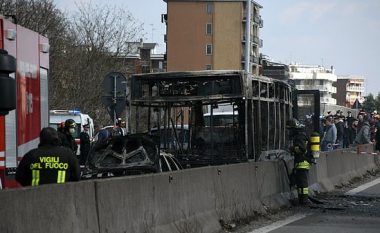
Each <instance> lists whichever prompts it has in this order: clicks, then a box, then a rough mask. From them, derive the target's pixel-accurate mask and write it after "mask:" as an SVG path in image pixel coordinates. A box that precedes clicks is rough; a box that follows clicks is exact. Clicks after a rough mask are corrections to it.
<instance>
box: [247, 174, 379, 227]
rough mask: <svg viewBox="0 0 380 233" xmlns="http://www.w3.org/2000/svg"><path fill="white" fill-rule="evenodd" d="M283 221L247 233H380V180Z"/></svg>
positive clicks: (328, 196) (327, 196)
mask: <svg viewBox="0 0 380 233" xmlns="http://www.w3.org/2000/svg"><path fill="white" fill-rule="evenodd" d="M317 198H318V200H320V201H322V202H323V204H311V205H310V206H308V207H302V208H300V209H298V211H297V213H295V214H294V215H292V216H290V217H287V218H285V219H283V220H279V221H276V222H274V223H272V224H269V225H267V226H262V227H260V228H258V229H255V230H250V231H247V232H248V233H266V232H270V233H301V232H302V233H305V232H307V233H330V232H331V233H380V178H378V179H376V180H373V181H372V182H369V183H366V184H364V185H361V186H359V187H357V188H355V189H353V190H350V191H348V192H346V193H344V194H339V193H330V194H324V195H321V196H318V197H317Z"/></svg>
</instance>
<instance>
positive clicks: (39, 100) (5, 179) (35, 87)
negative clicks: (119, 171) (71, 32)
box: [0, 16, 49, 188]
mask: <svg viewBox="0 0 380 233" xmlns="http://www.w3.org/2000/svg"><path fill="white" fill-rule="evenodd" d="M0 49H4V50H6V51H7V52H8V54H9V55H11V56H13V57H14V58H15V59H16V62H17V63H16V64H17V65H16V72H15V73H11V74H10V75H9V76H10V78H13V79H15V83H16V109H15V110H12V111H9V113H8V114H7V115H4V116H0V179H1V183H0V184H1V186H2V188H12V187H17V186H18V184H17V182H16V181H15V180H14V175H15V171H16V167H17V164H18V162H19V161H20V160H21V158H22V157H23V156H24V154H25V153H26V152H28V151H29V150H30V149H33V148H36V147H37V146H38V143H39V133H40V130H41V128H43V127H46V126H48V121H49V109H48V70H49V41H48V39H47V38H46V37H44V36H41V35H39V34H38V33H37V32H34V31H31V30H29V29H27V28H24V27H21V26H19V25H17V24H14V23H12V22H11V21H10V20H7V19H5V18H4V17H1V16H0ZM0 72H1V71H0ZM0 89H1V87H0ZM0 101H2V100H0ZM1 186H0V188H1Z"/></svg>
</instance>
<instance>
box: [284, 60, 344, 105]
mask: <svg viewBox="0 0 380 233" xmlns="http://www.w3.org/2000/svg"><path fill="white" fill-rule="evenodd" d="M289 76H290V79H292V80H294V82H295V85H296V88H297V89H298V90H320V93H321V104H327V105H335V104H336V99H335V98H333V94H336V87H334V86H333V83H335V82H336V81H337V76H336V75H335V74H334V68H333V67H331V69H326V68H325V67H322V66H316V65H300V64H291V65H289ZM302 101H305V103H303V104H308V103H306V101H308V100H306V99H305V100H301V102H300V104H302Z"/></svg>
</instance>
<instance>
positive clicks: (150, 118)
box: [129, 71, 293, 166]
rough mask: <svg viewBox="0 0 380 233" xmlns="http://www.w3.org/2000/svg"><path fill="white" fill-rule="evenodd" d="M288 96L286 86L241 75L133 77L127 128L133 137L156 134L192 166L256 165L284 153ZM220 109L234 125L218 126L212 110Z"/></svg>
mask: <svg viewBox="0 0 380 233" xmlns="http://www.w3.org/2000/svg"><path fill="white" fill-rule="evenodd" d="M292 93H293V92H292V87H291V85H289V84H288V83H287V82H285V81H281V80H275V79H271V78H267V77H257V76H252V75H251V74H247V73H245V72H244V71H195V72H165V73H150V74H141V75H134V76H132V78H131V99H130V104H131V108H130V109H131V110H130V111H131V113H130V120H129V128H130V129H131V132H132V133H141V132H148V133H151V132H152V129H153V128H156V129H158V130H157V131H158V137H159V141H160V147H161V148H160V149H163V150H167V151H170V152H172V153H175V155H176V156H177V157H178V158H179V159H180V160H181V161H182V162H183V163H188V164H190V165H192V166H198V165H208V164H225V163H235V162H243V161H248V160H254V161H258V160H261V159H263V157H265V156H267V155H268V154H270V153H277V152H278V151H281V150H286V148H287V140H286V127H285V124H286V121H287V120H289V119H290V118H291V117H292V107H293V103H292V100H293V94H292ZM223 105H225V106H229V107H230V108H231V110H232V115H233V117H232V122H229V124H226V125H223V124H222V125H220V124H216V123H215V122H213V119H214V115H215V113H216V111H218V110H215V109H217V108H218V107H220V106H223ZM206 112H208V115H210V122H209V125H208V126H206V125H205V122H204V121H205V120H204V114H205V113H206ZM144 119H145V120H144ZM131 126H133V127H131ZM169 134H171V135H172V137H170V135H169ZM186 134H187V135H188V140H187V141H185V135H186ZM173 139H174V141H175V142H174V143H173V142H172V141H173Z"/></svg>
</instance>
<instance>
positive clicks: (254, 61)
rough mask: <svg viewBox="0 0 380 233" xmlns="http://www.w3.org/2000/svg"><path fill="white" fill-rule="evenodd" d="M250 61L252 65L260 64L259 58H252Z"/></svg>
mask: <svg viewBox="0 0 380 233" xmlns="http://www.w3.org/2000/svg"><path fill="white" fill-rule="evenodd" d="M250 60H251V62H252V63H255V64H259V58H258V57H253V56H251V59H250Z"/></svg>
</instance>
